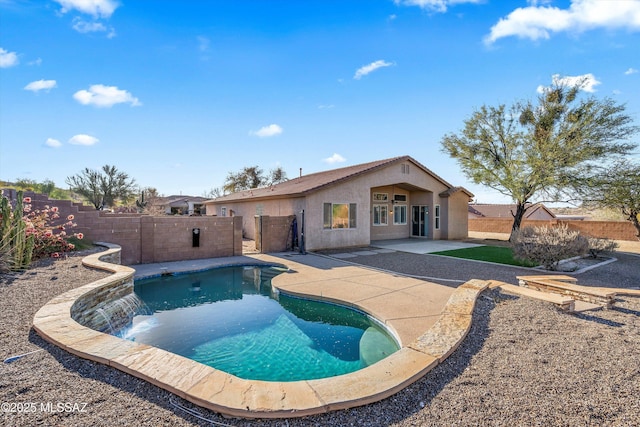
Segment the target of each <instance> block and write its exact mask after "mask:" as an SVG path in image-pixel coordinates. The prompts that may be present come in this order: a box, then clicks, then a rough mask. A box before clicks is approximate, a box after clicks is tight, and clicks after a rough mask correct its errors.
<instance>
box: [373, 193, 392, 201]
mask: <svg viewBox="0 0 640 427" xmlns="http://www.w3.org/2000/svg"><path fill="white" fill-rule="evenodd" d="M387 200H389V194H388V193H373V201H374V202H386V201H387Z"/></svg>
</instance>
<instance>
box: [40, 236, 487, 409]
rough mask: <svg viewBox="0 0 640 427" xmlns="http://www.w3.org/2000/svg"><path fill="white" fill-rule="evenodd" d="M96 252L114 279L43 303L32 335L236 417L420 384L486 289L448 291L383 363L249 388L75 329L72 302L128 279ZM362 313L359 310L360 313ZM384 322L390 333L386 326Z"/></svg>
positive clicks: (343, 401)
mask: <svg viewBox="0 0 640 427" xmlns="http://www.w3.org/2000/svg"><path fill="white" fill-rule="evenodd" d="M100 245H104V246H107V247H108V248H109V249H108V250H107V251H106V252H101V253H97V254H92V255H89V256H87V257H86V258H85V259H83V264H84V265H85V266H89V267H93V268H100V269H104V270H107V271H110V272H112V273H114V274H113V275H111V276H109V277H107V278H105V279H101V280H98V281H96V282H93V283H90V284H88V285H85V286H82V287H79V288H76V289H73V290H70V291H68V292H66V293H64V294H62V295H60V296H58V297H55V298H53V299H52V300H51V301H49V302H48V303H47V304H46V305H45V306H44V307H42V308H41V309H40V310H39V311H38V312H37V313H36V315H35V317H34V319H33V328H34V329H35V330H36V331H37V333H38V334H39V335H40V336H42V337H43V338H44V339H45V340H47V341H49V342H51V343H53V344H55V345H57V346H59V347H61V348H63V349H65V350H67V351H68V352H70V353H72V354H75V355H77V356H79V357H82V358H85V359H89V360H93V361H96V362H99V363H102V364H105V365H109V366H112V367H114V368H116V369H119V370H121V371H123V372H126V373H129V374H131V375H133V376H135V377H138V378H141V379H144V380H146V381H148V382H150V383H152V384H154V385H157V386H158V387H161V388H163V389H165V390H168V391H170V392H172V393H174V394H176V395H178V396H180V397H181V398H183V399H186V400H188V401H190V402H192V403H194V404H196V405H200V406H202V407H205V408H208V409H210V410H212V411H215V412H219V413H222V414H224V415H227V416H232V417H241V418H291V417H302V416H307V415H313V414H320V413H325V412H328V411H334V410H338V409H347V408H351V407H355V406H361V405H365V404H368V403H372V402H376V401H379V400H382V399H384V398H386V397H389V396H391V395H393V394H395V393H396V392H398V391H400V390H402V389H403V388H405V387H407V386H408V385H410V384H412V383H413V382H415V381H416V380H418V379H419V378H421V377H423V376H424V375H425V374H426V373H427V372H429V371H430V370H431V369H433V368H434V367H435V366H436V365H437V364H438V363H440V362H442V361H443V360H444V359H445V358H446V357H447V356H449V355H450V354H451V353H452V352H453V351H454V350H455V349H456V348H457V347H458V346H459V345H460V343H461V342H462V340H463V339H464V337H465V336H466V334H467V333H468V331H469V329H470V327H471V321H472V313H473V307H474V305H475V300H476V298H477V296H478V295H479V293H480V292H482V291H483V290H484V289H485V288H487V286H488V284H489V283H488V282H486V281H482V280H470V281H468V282H467V283H465V284H463V285H461V286H460V287H458V288H457V289H455V290H454V291H453V292H452V294H451V296H450V298H449V300H448V302H447V304H446V305H445V307H444V309H443V311H442V313H441V316H440V317H439V319H438V320H437V321H436V323H435V324H434V325H433V326H432V327H431V328H430V329H428V330H427V331H426V332H425V333H424V334H423V335H421V336H420V337H419V338H418V339H416V340H414V341H413V342H411V343H409V344H408V345H403V346H402V348H401V349H400V350H398V351H397V352H395V353H393V354H392V355H390V356H389V357H387V358H385V359H383V360H381V361H380V362H378V363H375V364H373V365H371V366H368V367H366V368H364V369H361V370H359V371H356V372H353V373H350V374H346V375H340V376H336V377H330V378H323V379H316V380H308V381H292V382H268V381H254V380H245V379H241V378H238V377H235V376H233V375H230V374H227V373H225V372H222V371H219V370H216V369H214V368H211V367H209V366H205V365H202V364H200V363H198V362H195V361H193V360H190V359H187V358H185V357H182V356H179V355H176V354H173V353H170V352H167V351H165V350H161V349H158V348H155V347H151V346H148V345H144V344H139V343H135V342H132V341H127V340H123V339H120V338H117V337H115V336H111V335H107V334H104V333H101V332H98V331H95V330H93V329H89V328H87V327H84V326H82V325H81V324H79V323H78V322H76V321H75V320H74V319H73V318H72V316H71V311H72V307H73V306H74V303H75V302H76V301H77V300H78V299H80V298H81V297H82V296H85V295H87V294H88V293H89V294H90V293H92V292H99V291H100V289H101V288H103V287H109V286H113V285H114V283H121V284H122V283H127V282H128V281H130V280H131V279H132V277H133V274H134V270H133V269H131V268H129V267H125V266H121V265H116V264H112V263H108V262H105V261H103V259H105V258H109V260H110V261H115V262H118V261H119V253H120V248H119V247H118V246H117V245H109V244H103V243H100ZM287 263H289V262H287ZM289 264H293V265H295V264H296V263H295V262H293V261H292V262H291V263H289ZM322 274H323V271H322V270H320V269H317V271H314V275H315V278H316V279H318V278H319V279H320V280H322ZM380 274H385V273H380ZM278 277H280V276H278ZM276 282H277V281H276ZM274 286H275V287H277V284H275V283H274ZM361 308H364V309H365V311H366V307H364V306H362V307H361ZM390 323H391V324H390V325H389V326H391V327H393V322H390Z"/></svg>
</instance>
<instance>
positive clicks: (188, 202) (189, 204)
mask: <svg viewBox="0 0 640 427" xmlns="http://www.w3.org/2000/svg"><path fill="white" fill-rule="evenodd" d="M206 200H207V198H205V197H199V196H182V195H179V196H167V197H158V199H157V200H155V201H154V205H155V206H156V207H158V208H159V209H161V210H162V211H164V213H165V214H167V215H204V209H203V202H205V201H206Z"/></svg>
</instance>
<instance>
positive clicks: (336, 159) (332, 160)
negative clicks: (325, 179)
mask: <svg viewBox="0 0 640 427" xmlns="http://www.w3.org/2000/svg"><path fill="white" fill-rule="evenodd" d="M322 161H323V162H325V163H329V164H333V163H342V162H346V161H347V159H345V158H344V157H342V156H341V155H340V154H338V153H333V156H331V157H327V158H326V159H322Z"/></svg>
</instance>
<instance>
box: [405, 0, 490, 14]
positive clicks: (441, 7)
mask: <svg viewBox="0 0 640 427" xmlns="http://www.w3.org/2000/svg"><path fill="white" fill-rule="evenodd" d="M393 2H394V3H395V4H397V5H401V6H418V7H420V8H421V9H427V10H430V11H434V12H446V11H447V7H448V6H453V5H455V4H460V3H479V2H480V0H393Z"/></svg>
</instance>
